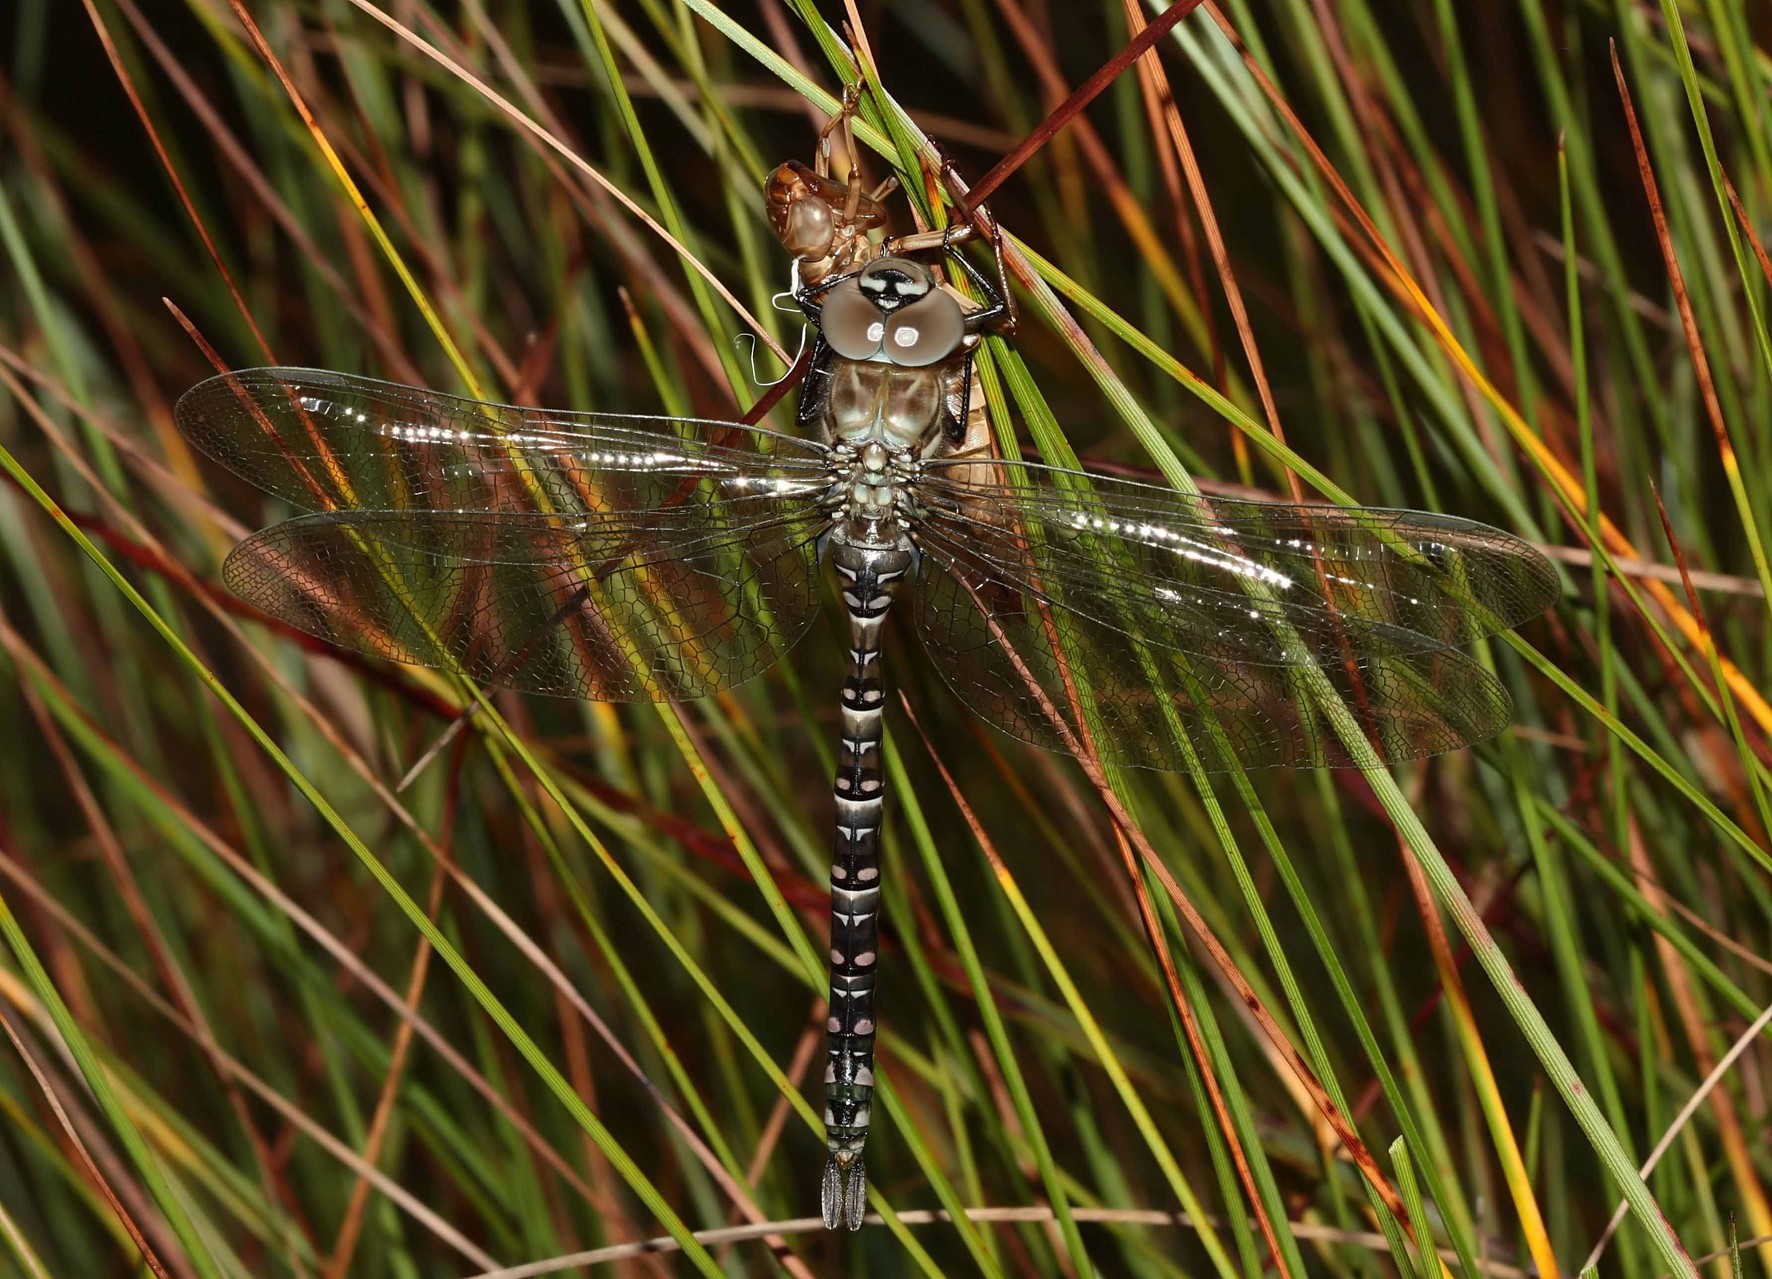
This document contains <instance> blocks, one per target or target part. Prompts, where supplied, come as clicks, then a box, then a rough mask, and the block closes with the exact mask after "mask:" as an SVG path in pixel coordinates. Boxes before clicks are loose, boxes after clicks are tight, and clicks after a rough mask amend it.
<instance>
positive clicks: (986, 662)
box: [175, 154, 1558, 1230]
mask: <svg viewBox="0 0 1772 1279" xmlns="http://www.w3.org/2000/svg"><path fill="white" fill-rule="evenodd" d="M821 159H822V154H821ZM858 182H859V179H858V178H856V177H855V176H854V170H853V169H852V171H851V179H850V182H849V184H848V185H847V186H845V185H844V184H843V183H840V182H837V181H836V180H834V179H831V178H830V177H829V176H828V173H826V172H825V171H824V166H823V165H822V164H821V165H820V167H819V171H817V172H807V171H806V170H805V166H793V167H790V166H784V167H783V168H782V169H780V170H777V171H776V172H775V173H774V174H772V175H771V178H770V181H769V186H768V188H767V199H768V201H769V202H770V217H771V221H772V222H773V223H774V224H775V225H776V229H777V231H778V234H779V235H780V237H781V239H782V240H783V243H784V245H785V246H786V247H787V248H788V249H789V251H790V253H791V254H792V256H793V259H794V264H795V266H794V272H793V280H794V288H793V291H792V292H793V298H794V301H795V302H796V303H797V304H798V306H799V307H800V308H801V309H802V310H803V312H804V314H805V316H806V320H807V323H808V324H809V325H810V327H811V329H812V331H813V332H814V334H815V338H814V342H813V349H812V354H811V357H810V362H809V365H808V371H807V373H806V376H805V382H804V385H803V387H802V390H801V394H800V400H799V404H798V408H797V413H796V424H797V427H796V431H795V432H793V433H785V432H775V431H770V430H765V429H762V428H759V427H756V426H753V425H748V424H745V423H739V422H726V421H710V420H698V419H688V418H673V417H656V416H628V415H618V414H610V413H600V412H574V411H565V410H552V409H539V408H527V407H518V406H511V405H501V404H492V403H483V402H480V401H477V400H471V399H464V398H461V397H458V396H454V395H449V394H444V393H442V392H439V391H434V390H425V389H420V388H416V387H409V386H400V385H395V384H392V383H388V382H382V381H377V380H374V379H371V378H367V377H361V376H357V375H354V374H349V373H340V372H331V371H325V370H315V369H297V368H264V369H248V370H243V371H237V372H231V373H225V374H222V375H220V376H217V377H214V378H211V379H210V380H208V381H206V382H203V383H201V384H199V385H197V386H196V387H194V388H192V389H191V390H190V391H188V392H187V393H186V394H185V395H184V396H183V397H182V398H181V399H180V400H179V402H178V404H177V406H176V410H175V416H176V419H177V422H178V425H179V428H180V430H181V431H182V432H183V434H184V435H185V437H186V438H187V439H188V440H189V441H190V442H191V443H192V444H193V445H195V446H196V447H197V448H198V449H199V450H201V451H202V452H203V453H205V454H207V455H208V456H209V457H211V458H212V459H214V460H215V461H217V462H219V463H220V464H222V465H223V466H225V467H226V468H228V469H230V470H232V471H233V472H234V473H235V474H237V475H239V476H241V477H242V478H244V479H246V480H248V481H250V482H251V483H253V484H254V485H256V486H258V487H259V488H260V489H263V490H265V491H266V492H268V493H270V494H272V495H274V496H275V497H277V498H280V499H282V500H283V501H285V502H287V503H289V504H290V505H292V506H293V507H295V508H296V509H297V510H299V511H300V512H302V513H301V514H299V515H297V516H296V517H295V518H292V519H288V520H285V521H283V522H282V523H278V524H275V525H273V526H271V527H269V528H267V529H265V530H263V531H261V532H259V533H257V534H255V535H253V536H252V537H250V538H248V539H247V540H246V541H244V542H242V543H241V544H240V545H239V546H238V547H236V548H235V549H234V550H233V551H232V552H231V553H230V554H229V556H228V557H227V560H226V562H225V564H224V566H223V576H224V579H225V580H226V582H227V583H228V584H229V586H230V587H231V588H232V589H233V590H234V591H236V592H237V593H238V594H239V595H241V596H242V597H244V598H245V599H246V600H247V601H249V602H250V603H252V604H253V605H255V606H256V607H257V608H258V609H260V610H262V611H263V612H264V613H266V614H268V615H270V616H271V617H274V618H277V619H280V620H282V621H283V622H285V623H287V624H289V625H292V626H294V627H297V628H299V629H301V630H303V631H307V632H310V633H312V634H314V635H316V636H319V637H320V638H322V639H324V640H327V641H329V642H331V643H332V644H335V645H339V646H342V647H344V648H348V649H354V650H358V651H361V652H365V653H369V654H373V655H376V656H380V657H384V658H389V659H392V660H395V661H399V662H407V663H416V664H422V665H428V666H433V667H438V668H442V669H445V670H448V671H451V672H453V673H455V674H457V675H459V676H462V677H464V678H466V679H470V680H474V681H476V682H479V683H483V684H494V685H499V686H503V687H507V688H511V689H517V690H522V691H527V692H530V693H537V694H545V695H551V696H559V697H575V698H589V699H594V700H597V701H604V702H628V703H639V702H676V701H686V700H691V699H695V698H703V697H709V696H712V695H715V694H720V693H724V692H726V691H728V690H730V689H733V688H735V687H737V686H738V685H740V684H743V683H744V682H745V681H747V680H750V679H753V678H755V677H757V676H759V675H761V674H762V673H763V672H764V671H766V670H768V669H769V668H770V667H771V666H772V665H773V664H775V663H776V662H778V661H780V660H781V658H782V657H783V655H784V654H786V653H787V652H788V651H789V650H790V649H792V648H793V646H794V645H795V644H796V643H797V642H798V641H799V640H800V639H801V638H802V637H804V636H805V634H806V633H807V632H808V631H809V630H810V629H812V627H813V625H814V622H815V620H816V619H817V618H818V617H819V616H820V615H821V612H822V609H823V607H824V598H823V591H822V580H821V574H822V573H823V572H824V570H825V569H827V568H828V569H829V570H830V574H831V575H832V577H833V578H834V579H835V587H836V591H837V594H838V595H839V596H840V598H841V605H842V611H843V614H844V617H845V621H846V626H847V644H848V647H847V662H846V672H845V675H844V679H843V682H842V686H841V690H840V694H839V702H838V718H839V720H840V728H839V733H840V739H839V742H838V752H837V766H836V774H835V778H834V781H833V789H832V797H833V802H834V807H835V823H834V834H833V839H832V856H831V865H830V893H831V916H830V939H829V947H830V949H829V957H830V972H829V976H830V997H829V1006H828V1013H829V1020H828V1023H827V1030H828V1053H827V1058H828V1059H827V1064H826V1068H825V1072H824V1096H825V1110H824V1122H825V1128H826V1146H827V1151H826V1156H825V1160H824V1164H823V1168H822V1175H821V1198H822V1207H823V1214H824V1220H825V1224H826V1225H827V1227H829V1228H832V1229H836V1228H839V1227H847V1228H848V1229H851V1230H853V1229H858V1228H859V1227H860V1225H861V1223H862V1220H863V1217H864V1213H865V1202H866V1195H867V1172H866V1165H865V1159H864V1148H865V1145H866V1142H867V1137H868V1131H869V1124H870V1108H871V1101H872V1097H873V1093H874V1090H875V1086H876V1083H875V1059H874V1047H875V1043H876V1041H877V1037H878V1034H879V1025H878V1020H877V1017H876V991H877V986H876V977H877V973H878V966H879V960H880V901H881V897H880V894H881V871H882V865H881V832H882V828H883V824H884V801H885V773H884V769H883V767H882V760H881V756H882V751H883V742H884V721H883V717H884V713H885V710H886V700H887V699H886V686H885V683H884V679H883V670H882V652H883V649H884V647H885V640H884V634H885V627H886V622H887V619H888V616H889V614H890V613H891V610H892V609H893V607H894V604H895V602H896V601H897V600H898V599H899V598H900V597H901V596H908V604H907V608H908V613H909V620H910V625H911V629H914V630H915V631H916V632H917V633H918V635H919V636H920V637H921V641H922V647H923V649H924V650H925V652H926V654H927V657H928V660H929V662H930V663H931V665H932V666H933V668H934V670H935V671H936V672H938V673H939V675H940V677H941V679H942V680H943V681H944V682H945V683H946V685H947V687H948V688H949V689H950V690H951V691H952V693H953V695H954V696H955V697H956V698H958V699H959V701H960V702H962V703H963V704H965V705H966V706H968V707H970V708H971V710H973V711H974V712H976V713H977V714H978V715H979V716H980V717H981V718H982V719H984V720H985V721H986V722H987V723H989V724H991V725H993V726H994V727H995V728H997V729H1000V730H1002V731H1003V732H1004V733H1007V734H1008V735H1010V736H1011V737H1014V738H1018V739H1020V740H1021V741H1023V742H1026V743H1030V744H1032V745H1034V746H1038V747H1044V748H1046V749H1049V750H1054V751H1058V752H1062V753H1065V754H1069V755H1073V756H1081V757H1084V758H1087V759H1092V760H1095V761H1098V762H1102V763H1109V764H1115V765H1120V766H1125V767H1131V768H1147V769H1162V770H1170V771H1177V772H1214V771H1223V770H1229V769H1250V768H1267V767H1275V766H1285V767H1302V768H1321V767H1329V768H1335V767H1372V766H1375V765H1378V764H1384V763H1390V762H1396V761H1403V760H1411V759H1417V758H1421V757H1425V756H1429V755H1434V754H1437V753H1440V752H1443V751H1449V750H1454V749H1458V748H1461V747H1465V746H1468V745H1470V744H1472V743H1475V742H1478V741H1481V740H1483V739H1484V738H1487V737H1489V736H1491V735H1493V734H1495V733H1497V732H1499V731H1501V730H1502V729H1503V728H1504V727H1505V726H1506V724H1507V723H1508V721H1509V719H1510V717H1511V714H1512V707H1511V703H1510V701H1509V698H1508V694H1507V692H1506V690H1505V689H1504V688H1503V687H1502V685H1501V684H1500V683H1499V682H1498V681H1497V679H1496V678H1495V677H1494V676H1493V675H1492V674H1490V673H1489V672H1488V671H1487V670H1485V668H1484V667H1483V666H1482V665H1481V664H1479V663H1478V662H1477V661H1476V660H1474V659H1473V658H1472V657H1471V656H1469V655H1468V654H1466V653H1465V652H1463V651H1461V648H1462V647H1464V646H1468V645H1469V644H1470V643H1471V642H1472V641H1475V640H1478V639H1480V638H1482V637H1483V636H1486V635H1491V634H1495V633H1498V632H1500V631H1503V630H1507V629H1510V628H1512V627H1515V626H1517V625H1519V624H1520V623H1522V622H1524V621H1526V620H1527V619H1529V618H1531V617H1533V616H1535V615H1537V614H1538V613H1540V612H1542V611H1543V610H1545V609H1546V608H1548V607H1549V606H1550V605H1551V604H1552V603H1553V602H1554V601H1555V599H1556V597H1557V593H1558V579H1557V575H1556V572H1555V570H1554V569H1553V568H1552V566H1551V565H1550V563H1549V561H1548V560H1547V559H1545V557H1544V556H1542V555H1541V554H1540V553H1539V552H1538V551H1537V550H1535V549H1534V548H1533V547H1532V546H1531V545H1530V544H1529V543H1527V542H1525V541H1523V540H1521V539H1520V538H1518V537H1515V536H1513V535H1512V534H1509V533H1506V532H1504V531H1501V530H1499V529H1495V528H1491V527H1489V526H1487V525H1484V524H1480V523H1476V522H1473V521H1470V520H1465V519H1458V518H1454V517H1450V516H1445V515H1438V514H1432V513H1427V512H1420V511H1408V510H1385V509H1377V508H1365V507H1344V506H1333V505H1311V504H1297V503H1287V502H1277V501H1256V500H1244V499H1231V498H1223V497H1216V496H1203V495H1199V494H1194V493H1188V492H1182V491H1179V490H1177V489H1174V488H1170V487H1165V486H1162V485H1155V484H1147V483H1142V482H1138V481H1134V480H1130V479H1126V478H1118V477H1114V476H1109V475H1104V474H1100V473H1096V472H1091V471H1082V470H1071V469H1066V468H1062V467H1055V466H1050V465H1044V464H1041V463H1037V462H1032V461H1026V460H1014V459H1009V458H1005V457H1002V456H999V455H997V454H996V453H995V452H993V451H991V450H990V449H988V448H983V447H981V446H980V445H979V442H978V441H977V440H976V439H970V438H968V437H969V435H971V434H974V433H975V432H973V431H971V430H970V429H969V423H973V424H975V423H976V422H977V420H978V419H979V417H980V414H979V413H978V412H977V411H976V407H975V406H976V402H977V401H976V392H975V389H974V383H973V365H974V360H975V358H976V356H977V353H978V350H979V347H980V344H981V343H982V342H983V340H984V339H985V338H986V337H987V336H990V335H997V336H1001V337H1007V336H1009V335H1010V334H1012V333H1013V331H1014V328H1015V323H1016V315H1015V310H1014V307H1013V304H1012V301H1011V297H1010V293H1009V288H1008V281H1007V276H1006V274H1005V272H1004V269H1003V249H1002V240H1001V236H1000V234H993V235H990V236H989V239H990V241H991V245H992V251H993V256H994V259H995V260H994V264H993V265H994V267H995V270H994V273H987V272H986V271H985V270H982V269H980V268H979V267H976V266H974V265H973V264H972V262H971V261H970V260H969V259H968V257H967V254H966V252H965V251H964V249H963V248H962V247H961V246H962V242H963V240H964V239H966V238H974V239H976V238H977V237H972V236H969V235H968V234H967V231H969V228H967V229H966V230H963V231H962V232H960V233H953V232H949V233H941V234H936V233H930V232H923V233H919V234H918V235H915V236H907V237H901V238H899V239H897V240H894V239H891V238H884V239H879V238H874V237H872V236H870V235H869V234H868V232H870V231H873V230H875V229H876V228H877V227H878V226H879V224H880V222H881V221H882V220H883V219H882V218H881V217H880V216H879V215H880V213H881V206H880V205H879V204H878V201H877V199H876V196H877V195H879V194H883V191H877V192H876V193H875V195H868V194H867V193H866V192H862V191H861V190H860V189H859V186H858V185H857V184H858ZM986 216H988V214H987V215H986ZM864 223H865V225H863V224H864ZM972 225H977V224H976V223H974V224H972ZM947 270H952V271H954V272H956V273H957V274H958V275H959V276H964V277H965V279H966V280H968V281H969V282H970V283H971V285H972V286H973V288H974V290H975V292H976V293H977V295H978V298H981V299H982V301H979V300H976V299H963V297H962V295H961V294H960V293H959V292H958V291H957V290H956V289H955V288H954V287H953V286H952V284H951V283H949V282H948V281H947V279H946V278H944V277H945V273H946V271H947Z"/></svg>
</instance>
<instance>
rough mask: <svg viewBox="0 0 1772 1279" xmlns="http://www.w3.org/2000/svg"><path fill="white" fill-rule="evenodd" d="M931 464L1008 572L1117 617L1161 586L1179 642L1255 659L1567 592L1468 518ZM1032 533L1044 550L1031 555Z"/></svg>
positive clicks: (1027, 469) (1486, 625)
mask: <svg viewBox="0 0 1772 1279" xmlns="http://www.w3.org/2000/svg"><path fill="white" fill-rule="evenodd" d="M925 469H926V474H925V477H924V478H921V479H919V480H918V482H917V496H918V497H919V499H921V500H922V501H923V502H924V503H925V504H926V505H927V506H928V507H929V508H930V509H931V515H932V516H933V517H934V518H935V519H936V520H938V521H940V520H946V521H948V522H950V523H953V524H960V525H965V524H970V523H973V522H976V521H979V520H983V521H985V522H987V523H989V524H990V525H991V527H993V528H995V529H997V530H998V531H999V532H998V540H999V541H1001V542H1002V543H1003V544H1004V546H1003V549H1002V552H1001V553H1002V554H1003V555H1004V558H1005V563H1004V565H1003V567H1004V570H1005V571H1007V572H1015V571H1018V570H1019V569H1022V568H1027V569H1029V571H1032V570H1033V569H1034V568H1037V569H1038V576H1037V577H1036V579H1035V580H1037V581H1040V582H1043V583H1046V584H1048V585H1049V586H1050V589H1051V590H1052V591H1054V592H1065V593H1066V598H1068V599H1070V600H1071V601H1072V607H1088V606H1090V605H1092V604H1093V605H1095V606H1097V616H1098V617H1099V618H1100V619H1101V620H1106V621H1109V622H1113V621H1115V619H1117V618H1119V617H1121V616H1123V615H1124V611H1125V610H1126V609H1127V608H1134V609H1136V608H1138V607H1140V606H1141V604H1140V602H1141V601H1143V602H1144V604H1143V606H1144V607H1149V606H1150V602H1151V601H1160V602H1161V603H1162V604H1163V605H1165V606H1166V607H1163V608H1162V609H1161V618H1162V623H1161V624H1162V626H1163V627H1164V628H1165V629H1164V631H1163V632H1162V633H1163V634H1165V635H1167V636H1168V637H1169V642H1170V643H1171V644H1173V645H1174V646H1176V647H1180V648H1185V649H1188V650H1190V651H1192V650H1204V651H1212V650H1213V649H1215V648H1216V647H1217V646H1218V644H1219V642H1220V641H1221V640H1223V641H1227V642H1228V643H1229V644H1231V645H1232V647H1233V649H1234V652H1235V653H1236V655H1237V656H1238V657H1239V658H1240V659H1241V660H1242V661H1245V662H1253V663H1261V662H1268V663H1273V664H1277V665H1296V664H1298V663H1301V662H1334V661H1341V660H1344V658H1345V656H1346V653H1345V649H1346V645H1347V643H1348V636H1349V634H1350V632H1358V631H1361V630H1362V629H1371V628H1376V629H1377V632H1378V633H1380V634H1382V637H1383V639H1382V642H1383V644H1384V645H1385V646H1386V647H1388V648H1390V649H1393V650H1394V649H1396V648H1398V647H1404V646H1407V645H1409V644H1412V643H1414V644H1418V645H1419V646H1421V647H1423V648H1432V647H1449V646H1452V645H1458V644H1465V643H1468V642H1470V641H1472V640H1475V639H1478V638H1480V637H1481V636H1484V635H1489V634H1493V633H1495V632H1497V631H1502V630H1508V629H1511V628H1512V627H1514V626H1517V625H1519V624H1520V623H1521V622H1523V621H1525V620H1527V619H1528V618H1531V617H1535V616H1537V615H1538V614H1539V613H1542V612H1543V611H1544V610H1545V609H1547V608H1549V607H1550V606H1551V605H1552V604H1553V603H1554V602H1555V601H1556V598H1557V594H1558V591H1559V583H1558V579H1557V574H1556V570H1555V569H1554V568H1553V567H1552V566H1551V564H1550V561H1549V560H1547V559H1546V558H1545V557H1544V556H1543V555H1542V554H1540V553H1539V552H1538V551H1537V550H1536V549H1534V548H1533V547H1532V546H1531V545H1530V544H1529V543H1527V542H1524V541H1522V540H1521V539H1519V538H1517V537H1515V536H1513V535H1512V534H1510V533H1505V532H1503V531H1502V530H1500V529H1495V528H1491V527H1489V526H1488V525H1486V524H1479V523H1476V522H1475V521H1472V520H1463V519H1457V518H1454V517H1451V516H1444V515H1434V514H1430V513H1427V512H1423V511H1402V510H1381V509H1373V508H1362V507H1339V506H1325V505H1293V504H1291V503H1284V502H1252V501H1236V500H1230V499H1220V498H1207V497H1196V496H1191V495H1188V494H1184V493H1178V492H1176V491H1175V490H1173V489H1166V488H1158V487H1155V486H1152V485H1148V484H1136V483H1132V482H1130V481H1127V480H1119V479H1113V478H1110V477H1106V476H1098V475H1084V474H1082V473H1080V472H1076V471H1065V470H1059V469H1056V468H1052V467H1043V466H1035V465H1032V464H1028V463H1020V462H1001V461H990V462H949V463H933V464H929V463H926V464H925ZM951 536H955V537H957V536H959V534H957V533H955V534H952V535H951ZM1023 542H1025V543H1026V544H1027V546H1028V548H1029V552H1028V553H1030V554H1032V555H1033V556H1034V557H1035V559H1036V560H1037V563H1032V562H1030V563H1029V564H1022V563H1021V560H1022V559H1023V557H1024V552H1023V550H1022V549H1021V544H1022V543H1023ZM981 553H993V552H990V551H988V550H987V551H983V552H981ZM1412 636H1413V637H1416V638H1414V639H1412V638H1411V637H1412Z"/></svg>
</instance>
